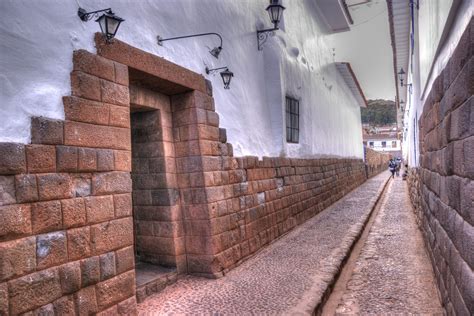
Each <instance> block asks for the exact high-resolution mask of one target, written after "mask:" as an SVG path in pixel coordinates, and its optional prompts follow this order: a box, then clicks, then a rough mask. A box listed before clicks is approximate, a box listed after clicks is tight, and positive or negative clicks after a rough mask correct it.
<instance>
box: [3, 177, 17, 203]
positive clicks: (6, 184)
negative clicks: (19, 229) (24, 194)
mask: <svg viewBox="0 0 474 316" xmlns="http://www.w3.org/2000/svg"><path fill="white" fill-rule="evenodd" d="M15 203H16V197H15V177H14V176H0V206H2V205H8V204H15Z"/></svg>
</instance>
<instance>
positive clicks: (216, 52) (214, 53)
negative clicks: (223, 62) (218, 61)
mask: <svg viewBox="0 0 474 316" xmlns="http://www.w3.org/2000/svg"><path fill="white" fill-rule="evenodd" d="M221 51H222V47H220V46H219V47H214V48H213V49H212V50H211V51H209V53H211V55H212V56H214V57H215V58H219V54H220V53H221Z"/></svg>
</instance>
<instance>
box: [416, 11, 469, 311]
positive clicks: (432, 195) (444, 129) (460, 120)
mask: <svg viewBox="0 0 474 316" xmlns="http://www.w3.org/2000/svg"><path fill="white" fill-rule="evenodd" d="M473 52H474V23H473V20H471V22H470V24H469V26H468V27H467V29H466V30H465V32H464V34H463V36H462V38H461V40H460V42H459V44H458V45H457V47H456V49H455V50H454V53H453V55H452V56H451V59H450V61H449V63H448V64H447V66H446V68H445V69H444V70H443V71H442V72H441V74H440V75H439V77H438V78H437V79H436V80H435V81H434V84H433V88H432V90H431V92H430V94H429V96H428V97H427V99H426V102H425V104H424V108H423V113H422V116H421V118H420V122H419V123H420V124H419V126H420V147H421V157H420V161H421V166H420V168H419V170H412V171H411V173H410V174H411V176H412V179H410V180H409V183H410V185H411V190H412V192H416V191H418V195H419V196H420V197H421V198H420V200H417V199H415V198H413V202H414V205H415V209H416V210H417V215H418V218H419V222H420V225H421V229H422V231H423V233H424V237H425V241H426V245H427V248H428V250H429V254H430V257H431V260H432V263H433V268H434V271H435V275H436V277H437V282H438V286H439V289H440V293H441V296H442V301H443V304H444V305H445V308H446V310H447V312H448V314H451V315H454V314H457V315H469V314H470V313H472V311H473V310H474V273H473V268H474V228H473V225H474V206H473V197H474V181H473V179H474V107H473V104H474V99H473V97H472V94H473V91H474V58H473ZM418 175H419V181H418V180H417V179H418ZM416 195H417V194H416V193H414V194H412V196H416Z"/></svg>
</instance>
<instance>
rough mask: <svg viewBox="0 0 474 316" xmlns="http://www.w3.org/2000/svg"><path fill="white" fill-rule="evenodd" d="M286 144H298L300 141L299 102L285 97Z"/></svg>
mask: <svg viewBox="0 0 474 316" xmlns="http://www.w3.org/2000/svg"><path fill="white" fill-rule="evenodd" d="M285 122H286V124H285V129H286V142H287V143H291V144H298V143H299V141H300V100H298V99H296V98H293V97H290V96H288V95H286V96H285Z"/></svg>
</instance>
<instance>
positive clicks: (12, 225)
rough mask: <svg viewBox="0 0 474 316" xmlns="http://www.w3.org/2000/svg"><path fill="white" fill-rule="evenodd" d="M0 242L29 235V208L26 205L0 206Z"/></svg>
mask: <svg viewBox="0 0 474 316" xmlns="http://www.w3.org/2000/svg"><path fill="white" fill-rule="evenodd" d="M0 223H2V224H1V225H0V241H4V240H8V239H12V238H15V237H18V236H22V235H27V234H31V207H30V206H29V205H26V204H15V205H7V206H0Z"/></svg>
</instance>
